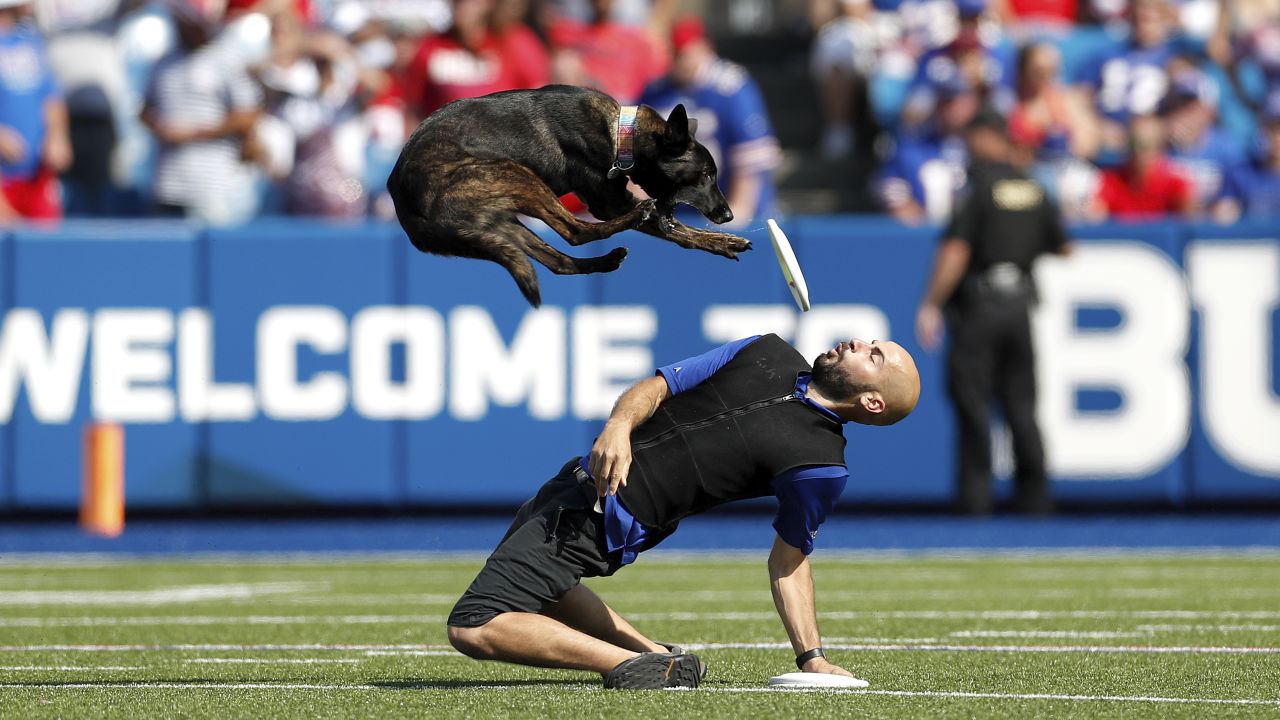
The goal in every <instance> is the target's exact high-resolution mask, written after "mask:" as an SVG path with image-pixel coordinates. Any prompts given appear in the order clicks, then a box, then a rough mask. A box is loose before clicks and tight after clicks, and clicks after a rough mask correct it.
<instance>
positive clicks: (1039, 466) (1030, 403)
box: [997, 312, 1053, 515]
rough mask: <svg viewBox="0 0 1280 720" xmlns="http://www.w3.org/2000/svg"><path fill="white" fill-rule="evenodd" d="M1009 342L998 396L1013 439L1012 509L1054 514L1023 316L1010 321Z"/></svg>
mask: <svg viewBox="0 0 1280 720" xmlns="http://www.w3.org/2000/svg"><path fill="white" fill-rule="evenodd" d="M1009 323H1010V327H1009V341H1008V344H1007V350H1006V354H1005V357H1004V362H1003V366H1002V368H1001V370H1002V372H1000V374H999V378H1000V379H999V386H998V389H997V393H998V394H999V397H1000V404H1001V405H1002V406H1003V407H1004V414H1005V419H1006V420H1007V421H1008V422H1009V434H1010V435H1012V436H1013V457H1014V461H1015V473H1014V506H1015V507H1016V509H1017V510H1019V511H1020V512H1025V513H1029V514H1033V515H1045V514H1049V513H1052V512H1053V498H1052V495H1051V494H1050V492H1049V479H1048V476H1047V474H1046V471H1045V457H1044V442H1043V440H1042V438H1041V435H1040V426H1039V425H1038V424H1037V423H1036V372H1035V365H1036V362H1035V354H1034V351H1033V346H1032V341H1031V323H1030V320H1029V318H1028V317H1027V314H1026V312H1023V313H1022V314H1021V315H1020V316H1014V317H1011V318H1010V319H1009Z"/></svg>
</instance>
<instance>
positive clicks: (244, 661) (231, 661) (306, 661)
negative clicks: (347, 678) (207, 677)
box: [183, 658, 360, 665]
mask: <svg viewBox="0 0 1280 720" xmlns="http://www.w3.org/2000/svg"><path fill="white" fill-rule="evenodd" d="M183 662H187V663H204V664H210V665H320V664H325V663H348V664H355V663H358V662H360V661H359V660H354V659H349V658H192V659H190V660H184V661H183Z"/></svg>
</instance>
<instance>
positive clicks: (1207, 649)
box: [684, 643, 1280, 655]
mask: <svg viewBox="0 0 1280 720" xmlns="http://www.w3.org/2000/svg"><path fill="white" fill-rule="evenodd" d="M684 647H685V648H687V649H689V650H784V649H790V648H791V644H790V643H686V644H685V645H684ZM823 647H824V648H826V649H827V650H846V651H855V650H857V651H870V652H878V651H890V652H896V651H921V650H930V651H933V652H1008V653H1016V652H1037V653H1154V654H1160V653H1175V654H1176V653H1203V654H1223V655H1271V654H1280V647H1228V646H1222V647H1213V646H1200V645H1179V646H1158V645H942V644H937V645H934V644H927V645H915V644H907V643H826V644H824V645H823Z"/></svg>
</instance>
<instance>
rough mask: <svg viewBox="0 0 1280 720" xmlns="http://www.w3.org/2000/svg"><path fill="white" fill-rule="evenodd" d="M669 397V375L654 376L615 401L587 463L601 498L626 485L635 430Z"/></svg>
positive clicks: (592, 447)
mask: <svg viewBox="0 0 1280 720" xmlns="http://www.w3.org/2000/svg"><path fill="white" fill-rule="evenodd" d="M669 397H671V388H670V387H668V386H667V380H666V378H664V377H662V376H661V375H654V376H653V377H650V378H646V379H644V380H641V381H640V382H638V383H636V384H635V385H632V386H631V387H630V388H628V389H627V391H626V392H624V393H622V396H621V397H619V398H618V402H616V403H614V405H613V412H611V413H609V419H608V420H607V421H606V422H605V424H604V430H602V431H601V432H600V436H599V437H597V438H596V442H595V444H594V445H592V446H591V458H590V460H589V462H588V465H587V470H588V471H590V472H591V477H593V478H595V479H596V490H597V492H599V493H600V496H601V497H603V496H604V495H606V494H609V495H613V494H614V493H616V492H618V486H619V485H621V486H624V487H625V486H626V484H627V473H628V472H630V470H631V431H632V430H634V429H636V428H637V427H638V426H639V425H640V424H641V423H643V422H644V421H645V420H648V419H649V418H651V417H653V413H654V412H656V411H657V409H658V405H660V404H662V402H663V401H664V400H666V399H667V398H669Z"/></svg>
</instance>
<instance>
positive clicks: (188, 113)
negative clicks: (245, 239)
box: [142, 2, 262, 223]
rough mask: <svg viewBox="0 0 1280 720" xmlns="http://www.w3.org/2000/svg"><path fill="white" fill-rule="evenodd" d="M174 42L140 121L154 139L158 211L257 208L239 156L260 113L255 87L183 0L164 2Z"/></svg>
mask: <svg viewBox="0 0 1280 720" xmlns="http://www.w3.org/2000/svg"><path fill="white" fill-rule="evenodd" d="M171 11H172V13H173V16H174V22H175V24H176V26H177V35H178V46H177V47H176V48H175V49H174V51H173V52H171V53H170V54H169V55H167V56H166V57H164V58H162V59H161V60H160V61H159V62H158V63H157V64H156V66H155V68H154V70H153V72H152V76H151V82H150V85H149V87H148V90H147V94H146V101H145V105H144V107H143V110H142V121H143V123H144V124H145V125H146V126H147V127H148V128H149V129H150V130H151V132H152V133H153V134H154V135H155V138H156V141H157V142H158V143H159V155H158V157H157V162H156V179H155V189H154V194H155V203H156V209H157V211H158V212H159V213H160V214H162V215H186V216H194V217H199V218H201V219H204V220H207V221H210V222H215V223H230V222H236V221H240V220H244V219H247V218H248V217H250V216H252V215H253V213H254V212H256V210H257V203H258V196H257V190H256V184H257V178H256V174H255V172H253V171H252V169H251V168H250V167H249V166H248V165H247V164H245V163H244V162H242V158H243V154H244V150H245V141H246V138H248V136H249V134H250V132H251V130H252V129H253V127H254V124H255V123H256V122H257V120H258V117H259V115H260V114H261V112H262V90H261V89H260V88H259V86H258V84H257V82H255V81H254V80H253V79H252V78H251V77H250V76H249V74H248V72H247V71H246V69H245V67H244V60H243V59H242V58H241V57H239V56H236V55H234V54H233V53H232V52H229V50H231V51H233V50H234V46H233V45H220V44H218V43H215V42H212V40H213V38H214V35H215V33H216V31H217V25H216V24H215V23H214V22H213V21H211V20H210V19H209V18H208V17H206V16H205V15H203V14H202V13H201V12H200V11H198V10H196V9H195V8H193V7H192V6H191V5H189V4H187V3H185V2H174V3H173V4H172V5H171Z"/></svg>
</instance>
